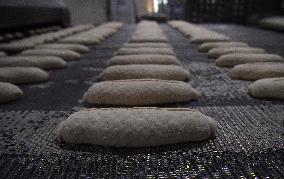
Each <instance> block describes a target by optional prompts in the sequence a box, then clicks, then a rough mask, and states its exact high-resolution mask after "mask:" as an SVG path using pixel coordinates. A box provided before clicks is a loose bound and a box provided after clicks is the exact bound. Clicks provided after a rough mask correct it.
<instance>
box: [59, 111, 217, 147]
mask: <svg viewBox="0 0 284 179" xmlns="http://www.w3.org/2000/svg"><path fill="white" fill-rule="evenodd" d="M216 126H217V122H216V121H215V120H214V119H213V118H211V117H209V116H206V115H204V114H202V113H200V112H199V111H196V110H192V109H185V108H180V109H179V108H108V109H103V108H102V109H94V108H93V109H88V110H82V111H79V112H76V113H74V114H72V115H71V116H69V117H68V118H67V119H66V120H65V121H63V122H61V123H60V124H59V125H58V126H57V128H56V136H57V140H58V141H60V142H66V143H71V144H95V145H101V146H111V147H129V148H130V147H131V148H134V147H149V146H160V145H167V144H176V143H187V142H197V141H205V140H208V139H210V138H213V137H214V136H215V135H216V130H217V129H216V128H217V127H216Z"/></svg>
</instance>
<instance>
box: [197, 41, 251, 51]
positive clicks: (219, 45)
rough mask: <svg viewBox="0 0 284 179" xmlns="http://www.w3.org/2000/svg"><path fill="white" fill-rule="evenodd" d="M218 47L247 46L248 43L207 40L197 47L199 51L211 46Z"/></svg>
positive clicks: (211, 47)
mask: <svg viewBox="0 0 284 179" xmlns="http://www.w3.org/2000/svg"><path fill="white" fill-rule="evenodd" d="M218 47H227V48H228V47H248V44H246V43H244V42H207V43H203V44H201V45H200V46H199V47H198V50H199V51H200V52H208V51H209V50H211V49H213V48H218Z"/></svg>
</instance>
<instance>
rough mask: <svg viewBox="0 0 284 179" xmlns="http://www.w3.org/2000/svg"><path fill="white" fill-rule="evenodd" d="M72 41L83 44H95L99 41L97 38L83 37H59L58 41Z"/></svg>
mask: <svg viewBox="0 0 284 179" xmlns="http://www.w3.org/2000/svg"><path fill="white" fill-rule="evenodd" d="M60 42H61V43H74V44H83V45H96V44H99V43H100V42H101V40H100V39H99V38H95V39H94V38H93V39H90V38H86V37H85V38H84V37H67V38H64V39H61V40H60V41H59V43H60Z"/></svg>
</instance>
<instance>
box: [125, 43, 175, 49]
mask: <svg viewBox="0 0 284 179" xmlns="http://www.w3.org/2000/svg"><path fill="white" fill-rule="evenodd" d="M123 47H124V48H141V47H153V48H171V46H170V45H169V44H168V43H159V42H157V43H154V42H145V43H126V44H124V45H123Z"/></svg>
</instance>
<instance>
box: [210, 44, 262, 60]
mask: <svg viewBox="0 0 284 179" xmlns="http://www.w3.org/2000/svg"><path fill="white" fill-rule="evenodd" d="M230 53H265V50H264V49H262V48H252V47H228V48H226V47H218V48H213V49H211V50H209V52H208V57H209V58H219V57H220V56H222V55H225V54H230Z"/></svg>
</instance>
